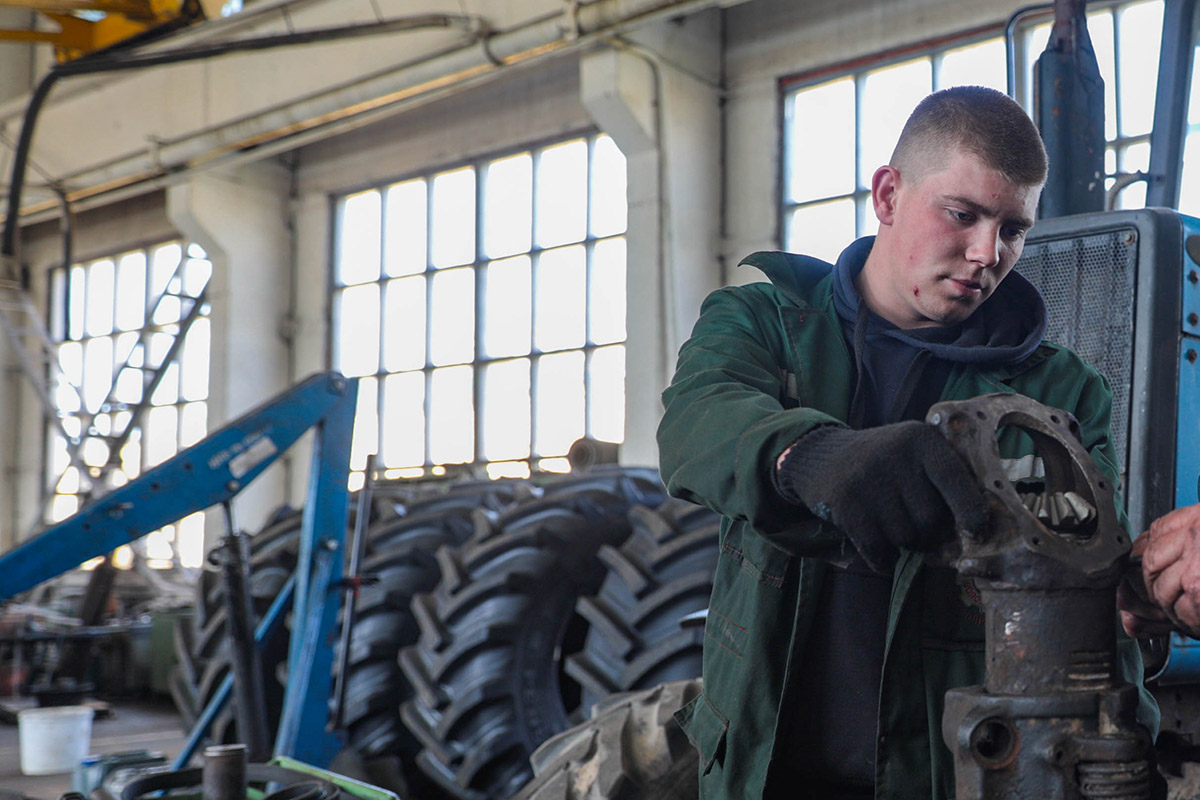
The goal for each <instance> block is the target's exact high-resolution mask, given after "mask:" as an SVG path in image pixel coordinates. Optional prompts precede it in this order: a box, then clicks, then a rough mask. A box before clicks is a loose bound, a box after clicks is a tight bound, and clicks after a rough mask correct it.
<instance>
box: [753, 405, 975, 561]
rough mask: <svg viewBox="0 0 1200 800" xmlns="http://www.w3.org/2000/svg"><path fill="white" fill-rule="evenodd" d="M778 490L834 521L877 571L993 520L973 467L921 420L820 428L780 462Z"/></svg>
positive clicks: (813, 431)
mask: <svg viewBox="0 0 1200 800" xmlns="http://www.w3.org/2000/svg"><path fill="white" fill-rule="evenodd" d="M775 487H776V490H777V491H778V492H779V494H780V496H782V497H783V498H784V499H785V500H788V501H790V502H792V503H796V504H798V505H803V506H806V507H807V508H808V509H809V510H811V511H812V512H813V513H814V514H816V515H817V516H818V517H820V518H821V519H823V520H826V521H828V522H832V523H833V524H834V525H836V526H837V527H838V529H839V530H841V531H842V533H844V534H845V535H846V537H847V538H848V539H850V542H851V543H852V544H853V545H854V547H855V548H856V549H857V550H858V552H859V555H861V556H862V558H863V560H864V561H866V562H867V564H868V565H869V566H870V567H871V568H872V569H874V570H876V571H878V572H887V571H890V569H891V567H892V566H893V565H894V564H895V563H896V559H897V558H898V557H899V551H898V548H901V547H903V548H905V549H908V550H913V551H916V552H930V551H933V550H936V549H938V548H939V547H940V546H941V545H942V544H943V543H945V542H947V541H949V540H950V539H951V538H953V537H954V536H955V535H956V534H957V532H958V531H960V530H975V529H978V528H979V527H981V526H982V525H983V523H984V522H985V521H986V520H987V511H988V506H987V500H986V499H985V497H984V495H983V491H982V490H981V489H980V488H979V486H978V485H976V483H975V479H974V478H973V477H972V475H971V469H970V467H969V466H968V465H967V463H966V461H964V460H963V458H962V457H961V456H960V455H959V454H958V453H956V452H955V451H954V448H952V447H951V446H950V443H949V442H947V441H946V438H945V437H944V436H942V434H941V433H939V432H938V431H937V430H936V429H935V428H933V427H932V426H930V425H926V424H925V423H923V422H897V423H895V424H892V425H884V426H881V427H878V428H868V429H866V430H853V429H850V428H842V427H838V426H834V425H829V426H824V427H820V428H816V429H814V430H812V431H810V432H809V433H808V434H806V435H805V436H802V437H800V438H799V439H798V440H796V442H795V443H794V444H793V445H792V447H791V450H790V451H788V452H787V454H786V455H785V456H784V457H783V460H782V461H781V462H780V463H779V464H778V465H777V467H776V471H775Z"/></svg>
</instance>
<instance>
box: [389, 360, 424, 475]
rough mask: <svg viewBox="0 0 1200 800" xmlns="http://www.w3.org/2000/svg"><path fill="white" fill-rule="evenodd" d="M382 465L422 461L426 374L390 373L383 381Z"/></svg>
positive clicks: (420, 462) (416, 464)
mask: <svg viewBox="0 0 1200 800" xmlns="http://www.w3.org/2000/svg"><path fill="white" fill-rule="evenodd" d="M380 455H381V458H382V462H383V466H384V468H385V469H393V468H395V467H419V466H421V465H422V464H424V463H425V374H424V373H421V372H406V373H403V374H401V375H389V376H387V378H385V379H384V384H383V452H382V453H381V454H380Z"/></svg>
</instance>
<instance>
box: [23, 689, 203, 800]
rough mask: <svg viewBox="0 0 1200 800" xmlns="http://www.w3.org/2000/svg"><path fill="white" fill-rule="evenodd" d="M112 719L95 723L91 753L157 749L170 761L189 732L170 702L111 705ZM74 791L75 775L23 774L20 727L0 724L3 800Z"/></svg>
mask: <svg viewBox="0 0 1200 800" xmlns="http://www.w3.org/2000/svg"><path fill="white" fill-rule="evenodd" d="M110 707H111V708H112V712H113V713H112V716H110V717H109V718H107V719H105V718H100V719H96V720H94V721H93V723H92V741H91V748H90V749H89V752H91V753H99V754H103V755H108V754H111V753H120V752H124V751H128V750H154V751H158V752H161V753H163V754H164V755H166V756H167V757H168V759H171V758H174V757H175V756H176V755H177V754H178V753H179V751H180V749H182V747H183V742H184V739H185V737H186V733H185V731H184V730H183V724H182V722H181V721H180V719H179V714H178V713H176V711H175V707H174V706H173V705H172V704H171V701H170V700H168V699H165V698H164V699H163V700H162V701H161V702H155V701H136V702H117V703H112V704H110ZM70 790H71V774H70V773H63V774H61V775H39V776H33V775H22V774H21V762H20V747H19V743H18V738H17V726H16V725H5V724H0V800H7V796H6V794H5V793H14V794H15V796H16V797H20V796H21V794H22V793H23V794H24V795H25V796H26V797H27V798H29V800H57V798H58V797H59V795H61V794H63V793H64V792H68V791H70Z"/></svg>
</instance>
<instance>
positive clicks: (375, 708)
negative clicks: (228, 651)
mask: <svg viewBox="0 0 1200 800" xmlns="http://www.w3.org/2000/svg"><path fill="white" fill-rule="evenodd" d="M528 491H529V489H528V487H527V486H526V485H525V484H524V483H521V482H516V481H482V482H470V483H462V484H453V485H451V486H450V487H449V488H448V489H447V490H446V492H445V493H444V494H439V495H436V496H432V497H429V498H428V499H425V500H421V501H418V502H415V503H413V504H410V505H409V506H408V508H407V514H406V516H403V517H397V518H395V519H391V520H386V521H384V522H382V523H377V524H375V525H373V526H371V528H370V529H369V530H368V532H367V542H366V546H367V551H368V552H369V553H371V555H370V556H368V557H367V558H366V559H365V560H364V562H363V564H362V566H361V572H362V574H363V575H364V576H367V577H368V578H369V579H370V580H371V582H370V583H368V584H367V585H366V586H364V587H363V588H362V590H361V591H360V593H359V598H358V605H357V614H356V619H355V624H354V628H353V630H352V631H351V632H350V648H349V659H348V661H347V665H346V688H345V706H344V709H343V713H342V728H343V730H344V731H345V733H346V736H347V741H348V744H349V745H350V747H351V748H352V749H353V750H354V751H355V752H356V753H357V754H358V755H359V757H360V758H361V759H362V760H363V762H364V765H365V767H366V769H367V770H368V772H370V773H372V779H373V780H374V781H375V782H382V783H385V784H391V785H388V786H387V788H389V789H392V790H395V791H397V792H400V793H401V795H402V796H405V797H407V796H414V795H423V794H424V793H425V792H424V790H425V789H426V788H427V787H424V786H423V785H422V784H423V781H422V780H421V777H420V773H419V771H418V770H417V769H416V768H415V760H416V756H417V753H418V752H419V751H420V745H419V743H418V741H417V740H416V738H415V737H413V735H412V734H411V733H409V732H408V729H407V728H405V727H404V725H403V724H402V723H401V721H400V705H401V704H402V703H404V702H406V701H407V700H408V699H409V698H411V697H412V696H413V690H412V687H411V685H410V684H409V682H408V681H407V680H406V679H405V677H404V674H403V673H402V672H401V671H400V665H399V662H398V660H397V655H398V653H399V651H400V649H401V648H403V647H407V646H409V645H412V644H415V643H416V641H417V634H418V628H417V622H416V620H415V618H414V617H413V615H412V611H411V602H412V597H413V595H414V594H417V593H420V592H429V591H432V590H433V588H434V587H435V586H436V585H437V581H438V578H439V575H440V573H439V571H438V566H437V561H436V558H435V556H434V553H435V552H436V551H437V550H438V548H440V547H443V546H449V547H456V546H458V545H460V544H462V543H463V542H464V541H466V540H467V539H468V538H469V537H470V535H471V533H472V532H473V531H474V523H473V521H472V518H473V515H474V513H475V511H476V510H477V509H485V510H487V511H491V512H497V511H499V510H501V509H503V508H505V507H507V506H510V505H512V504H513V503H514V502H516V500H517V498H518V497H522V496H524V495H525V494H527V493H528ZM381 761H390V762H392V763H390V764H382V763H377V762H381Z"/></svg>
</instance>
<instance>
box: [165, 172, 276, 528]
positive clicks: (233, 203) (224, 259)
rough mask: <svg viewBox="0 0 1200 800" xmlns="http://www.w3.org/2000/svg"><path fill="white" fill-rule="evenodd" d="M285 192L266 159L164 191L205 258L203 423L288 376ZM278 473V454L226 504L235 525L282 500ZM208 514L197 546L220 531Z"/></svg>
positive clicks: (257, 519)
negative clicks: (208, 338)
mask: <svg viewBox="0 0 1200 800" xmlns="http://www.w3.org/2000/svg"><path fill="white" fill-rule="evenodd" d="M289 191H290V178H289V175H288V172H287V170H286V169H284V168H283V167H281V166H280V165H279V164H278V163H275V162H263V163H257V164H253V165H250V166H248V167H242V168H239V169H237V170H234V171H227V172H212V173H202V174H199V175H196V176H195V177H193V178H192V179H191V180H190V181H188V182H187V183H183V184H180V185H178V186H173V187H171V188H170V189H169V190H168V191H167V214H168V216H169V217H170V219H171V221H172V222H173V223H174V225H175V226H176V227H177V228H178V229H179V231H180V232H181V233H182V234H183V236H184V238H185V239H188V240H190V241H193V242H196V243H197V244H199V245H200V246H201V247H203V248H204V249H205V250H206V251H207V252H208V255H209V258H210V259H211V260H212V264H213V275H212V278H211V279H210V283H209V288H208V297H209V301H210V302H211V303H212V355H211V362H210V373H209V400H208V403H209V405H208V409H209V411H208V419H209V429H210V430H215V429H216V428H218V427H220V426H221V425H222V424H224V423H225V422H228V421H229V420H231V419H233V418H235V417H237V416H239V415H241V414H243V413H245V412H246V411H249V410H250V409H252V408H254V407H255V406H257V405H259V404H260V403H262V402H264V401H266V400H269V399H270V398H272V397H273V396H274V395H276V394H277V393H279V392H281V391H282V390H284V389H285V388H287V386H288V385H289V384H288V380H289V374H288V348H287V345H286V342H285V340H284V337H283V336H282V335H281V332H282V326H283V325H284V323H285V320H286V318H287V314H288V303H289V297H290V295H291V291H290V288H291V287H290V281H291V270H290V254H291V247H290V243H291V233H290V228H289V224H288V223H289V211H290V209H289V203H288V196H289ZM285 458H286V457H285ZM286 482H287V476H286V460H285V459H281V461H280V462H277V463H276V464H274V465H272V466H271V467H270V468H269V469H268V470H267V471H266V472H265V473H263V474H262V475H261V476H259V478H258V479H257V480H256V481H255V482H254V483H253V484H251V485H250V486H249V487H248V488H247V489H245V490H243V491H242V492H241V494H239V495H238V497H237V500H236V501H235V503H234V507H235V509H236V512H237V515H238V525H239V527H242V528H244V529H246V530H256V529H258V528H259V527H261V525H262V524H263V522H264V521H265V520H266V518H267V515H268V514H269V513H270V512H271V511H272V510H274V509H275V508H276V507H277V506H278V505H279V504H280V503H282V502H283V501H284V500H285V499H288V496H287V491H286ZM209 516H210V520H209V525H208V531H207V533H206V537H205V538H206V539H207V540H209V541H206V543H205V544H206V548H207V547H208V546H210V545H211V544H212V541H211V540H212V538H213V537H214V536H217V535H219V534H220V533H221V532H222V529H221V527H220V520H217V519H212V518H215V517H218V516H219V515H215V514H210V515H209ZM214 523H216V524H214Z"/></svg>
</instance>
